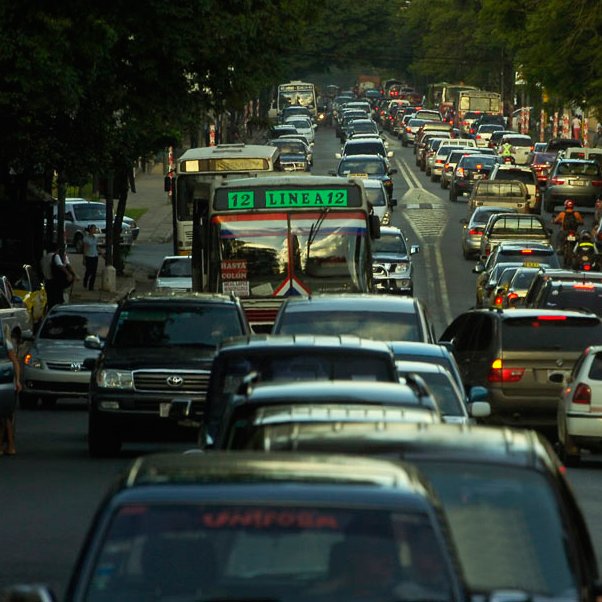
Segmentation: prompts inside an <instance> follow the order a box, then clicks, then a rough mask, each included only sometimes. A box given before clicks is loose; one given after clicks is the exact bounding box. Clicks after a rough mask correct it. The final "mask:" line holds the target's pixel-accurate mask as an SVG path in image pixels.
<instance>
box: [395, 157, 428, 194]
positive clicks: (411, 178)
mask: <svg viewBox="0 0 602 602" xmlns="http://www.w3.org/2000/svg"><path fill="white" fill-rule="evenodd" d="M395 164H396V165H397V168H398V169H399V171H400V173H401V175H402V177H403V179H404V180H405V181H406V184H407V185H408V186H409V188H422V189H424V187H423V186H422V183H421V182H420V180H419V179H418V178H417V177H416V176H415V174H414V173H413V172H412V170H411V169H410V166H409V165H408V164H407V163H406V162H405V160H404V159H395Z"/></svg>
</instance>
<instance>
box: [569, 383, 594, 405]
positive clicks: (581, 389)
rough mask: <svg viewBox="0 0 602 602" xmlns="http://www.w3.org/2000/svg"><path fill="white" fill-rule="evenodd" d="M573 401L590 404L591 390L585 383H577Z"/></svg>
mask: <svg viewBox="0 0 602 602" xmlns="http://www.w3.org/2000/svg"><path fill="white" fill-rule="evenodd" d="M573 403H578V404H584V405H590V404H591V403H592V390H591V389H590V387H589V386H588V385H586V384H585V383H579V384H578V385H577V386H576V387H575V392H574V393H573Z"/></svg>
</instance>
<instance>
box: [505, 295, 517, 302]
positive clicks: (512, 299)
mask: <svg viewBox="0 0 602 602" xmlns="http://www.w3.org/2000/svg"><path fill="white" fill-rule="evenodd" d="M506 299H508V303H511V302H512V301H516V300H517V299H518V293H508V294H507V295H506Z"/></svg>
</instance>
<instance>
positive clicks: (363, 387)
mask: <svg viewBox="0 0 602 602" xmlns="http://www.w3.org/2000/svg"><path fill="white" fill-rule="evenodd" d="M240 401H241V402H242V403H245V404H248V403H251V404H262V405H263V404H266V403H270V404H273V403H280V404H281V403H296V402H299V403H319V404H323V403H339V404H340V403H342V404H355V403H363V404H377V405H397V404H399V405H410V406H414V407H416V406H417V407H424V408H426V409H430V410H432V411H434V412H437V411H438V410H437V404H436V403H435V402H434V401H433V399H432V398H431V397H430V396H428V394H427V395H421V394H420V392H419V390H418V388H416V387H414V386H410V385H409V384H406V385H402V384H400V383H391V382H374V381H363V380H353V381H351V380H321V381H294V382H278V383H272V382H266V383H261V382H260V383H258V384H253V385H252V386H251V387H250V389H249V392H248V394H247V396H246V397H242V396H241V397H240Z"/></svg>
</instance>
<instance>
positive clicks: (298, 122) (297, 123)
mask: <svg viewBox="0 0 602 602" xmlns="http://www.w3.org/2000/svg"><path fill="white" fill-rule="evenodd" d="M287 123H290V124H291V125H292V126H293V127H294V128H297V129H298V130H307V129H309V128H310V127H311V124H310V123H309V121H306V120H305V119H289V120H288V122H287Z"/></svg>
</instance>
